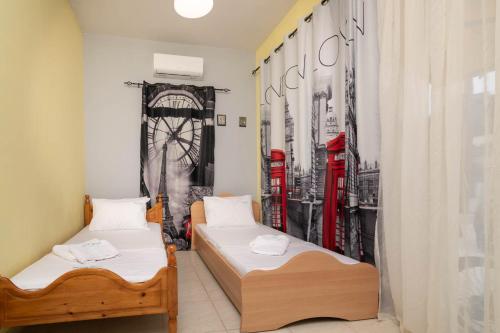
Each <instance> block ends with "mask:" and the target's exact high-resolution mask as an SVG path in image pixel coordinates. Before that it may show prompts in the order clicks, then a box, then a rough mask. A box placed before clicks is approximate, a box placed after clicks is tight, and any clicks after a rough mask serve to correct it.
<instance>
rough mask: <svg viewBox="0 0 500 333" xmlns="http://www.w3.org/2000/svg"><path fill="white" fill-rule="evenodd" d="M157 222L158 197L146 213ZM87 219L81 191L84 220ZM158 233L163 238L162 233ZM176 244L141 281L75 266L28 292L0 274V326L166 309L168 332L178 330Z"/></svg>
mask: <svg viewBox="0 0 500 333" xmlns="http://www.w3.org/2000/svg"><path fill="white" fill-rule="evenodd" d="M146 218H147V220H148V221H149V222H155V223H159V224H162V207H161V201H157V203H156V205H155V206H154V207H152V208H151V209H149V210H148V211H147V214H146ZM91 219H92V205H91V202H90V197H89V196H88V195H86V196H85V206H84V224H85V225H87V224H89V223H90V220H91ZM162 238H163V237H162ZM175 250H176V249H175V245H169V246H168V247H167V252H168V265H167V267H164V268H162V269H160V270H159V271H158V273H156V275H155V276H154V277H153V278H152V279H150V280H148V281H146V282H143V283H130V282H127V281H125V280H124V279H122V278H121V277H120V276H118V275H117V274H115V273H113V272H111V271H109V270H106V269H96V268H82V269H75V270H73V271H71V272H68V273H66V274H64V275H62V276H61V277H59V278H58V279H57V280H56V281H54V282H53V283H51V284H50V285H49V286H48V287H46V288H43V289H40V290H36V291H27V290H22V289H19V288H17V287H16V286H15V285H14V284H13V283H12V281H11V280H10V279H8V278H6V277H1V276H0V328H1V327H16V326H25V325H35V324H47V323H59V322H70V321H78V320H89V319H100V318H111V317H128V316H139V315H149V314H162V313H165V314H168V332H169V333H176V331H177V263H176V258H175Z"/></svg>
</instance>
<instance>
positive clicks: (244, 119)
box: [240, 117, 247, 127]
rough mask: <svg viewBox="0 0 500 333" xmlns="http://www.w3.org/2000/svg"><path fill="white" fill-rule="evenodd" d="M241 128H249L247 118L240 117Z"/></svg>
mask: <svg viewBox="0 0 500 333" xmlns="http://www.w3.org/2000/svg"><path fill="white" fill-rule="evenodd" d="M240 127H247V117H240Z"/></svg>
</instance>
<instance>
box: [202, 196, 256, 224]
mask: <svg viewBox="0 0 500 333" xmlns="http://www.w3.org/2000/svg"><path fill="white" fill-rule="evenodd" d="M203 201H204V207H205V219H206V220H207V226H208V227H210V228H212V227H238V226H239V227H246V226H255V220H254V218H253V210H252V197H251V196H250V195H243V196H240V197H228V198H221V197H203Z"/></svg>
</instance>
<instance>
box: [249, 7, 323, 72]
mask: <svg viewBox="0 0 500 333" xmlns="http://www.w3.org/2000/svg"><path fill="white" fill-rule="evenodd" d="M328 1H330V0H322V1H321V5H323V6H324V5H326V4H327V3H328ZM312 17H313V13H309V15H307V16H306V17H304V21H305V22H311V20H312ZM297 29H298V28H295V29H294V30H293V31H292V32H291V33H289V34H288V38H292V37H293V36H295V34H296V33H297ZM282 47H283V42H282V43H281V44H280V45H278V47H276V48H275V49H274V52H275V53H276V52H278V51H279V50H280V49H281V48H282ZM270 59H271V55H269V56H268V57H267V58H266V59H264V63H265V64H267V63H268V62H269V60H270ZM259 69H260V66H257V68H255V69H254V70H253V71H252V75H255V74H256V73H257V72H258V71H259Z"/></svg>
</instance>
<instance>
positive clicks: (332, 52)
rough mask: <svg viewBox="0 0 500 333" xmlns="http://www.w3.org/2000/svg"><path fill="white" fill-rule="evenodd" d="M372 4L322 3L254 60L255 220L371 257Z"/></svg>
mask: <svg viewBox="0 0 500 333" xmlns="http://www.w3.org/2000/svg"><path fill="white" fill-rule="evenodd" d="M376 9H377V8H376V3H375V2H374V1H368V0H330V1H322V3H321V4H319V5H317V6H316V7H315V8H314V11H313V15H312V19H310V20H308V21H304V20H301V21H300V22H299V26H298V29H297V32H296V33H295V34H293V35H292V36H285V37H284V43H283V47H281V48H280V49H278V50H277V51H274V52H272V54H271V55H270V57H269V59H267V61H263V62H262V63H261V66H260V68H261V73H260V80H261V103H260V107H261V108H260V109H261V136H260V138H261V168H262V172H261V199H262V210H263V214H262V215H263V223H264V224H266V225H268V226H271V227H273V228H276V229H279V230H281V231H284V232H286V233H288V234H290V235H292V236H295V237H298V238H300V239H304V240H307V241H309V242H312V243H315V244H318V245H320V246H323V247H325V248H328V249H331V250H334V251H337V252H339V253H342V254H345V255H347V256H350V257H352V258H356V259H360V260H363V261H368V262H372V263H373V262H374V235H375V226H376V222H377V212H378V197H379V193H378V188H379V162H378V161H379V154H380V148H379V146H380V139H379V137H380V134H379V132H380V131H379V111H378V49H377V21H376V20H377V13H376Z"/></svg>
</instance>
